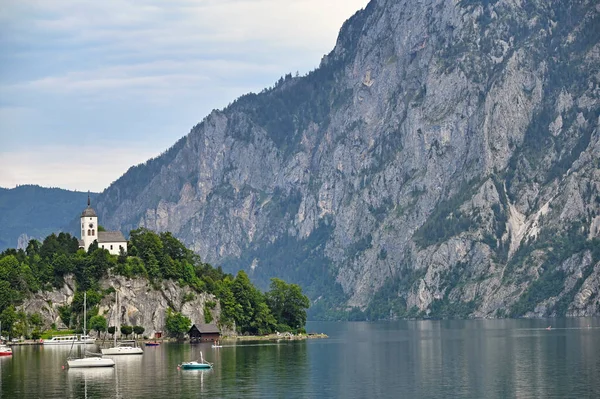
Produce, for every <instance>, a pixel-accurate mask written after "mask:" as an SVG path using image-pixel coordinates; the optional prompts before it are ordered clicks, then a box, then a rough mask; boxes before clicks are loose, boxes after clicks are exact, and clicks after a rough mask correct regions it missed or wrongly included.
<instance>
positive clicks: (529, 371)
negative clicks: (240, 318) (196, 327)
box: [0, 318, 600, 398]
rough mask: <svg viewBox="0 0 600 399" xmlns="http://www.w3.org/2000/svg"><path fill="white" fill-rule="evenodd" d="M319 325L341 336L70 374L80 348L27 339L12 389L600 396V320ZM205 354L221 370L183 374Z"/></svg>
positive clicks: (130, 393)
mask: <svg viewBox="0 0 600 399" xmlns="http://www.w3.org/2000/svg"><path fill="white" fill-rule="evenodd" d="M549 324H551V325H552V330H550V331H548V330H546V327H547V326H548V325H549ZM307 330H308V331H314V332H324V333H326V334H328V335H329V337H330V338H328V339H322V340H321V339H314V340H308V341H302V342H280V343H267V342H243V343H239V344H237V345H235V344H233V345H227V343H225V344H224V347H223V348H219V349H213V348H211V346H210V345H209V344H199V345H189V344H163V345H161V346H159V347H155V348H152V347H148V348H144V350H145V353H144V355H142V356H120V357H119V356H116V357H113V358H114V360H115V362H116V366H115V368H114V369H112V368H110V369H97V370H94V369H87V370H86V369H71V370H69V369H65V370H63V369H62V368H61V366H62V364H63V363H64V362H65V358H66V356H67V354H68V352H69V347H65V348H59V347H42V346H22V347H15V348H14V355H13V356H12V358H0V373H1V377H2V379H1V383H2V385H1V395H0V397H2V398H38V397H39V398H173V397H182V398H193V397H211V398H244V397H248V398H419V397H423V398H455V397H459V398H600V319H599V318H580V319H558V320H556V319H553V320H468V321H400V322H377V323H363V322H357V323H317V322H311V323H308V326H307ZM200 351H202V352H203V354H204V357H205V358H206V359H207V360H209V361H211V362H213V363H214V369H212V370H208V371H201V370H177V364H178V363H180V362H182V361H188V360H194V359H197V358H199V356H200Z"/></svg>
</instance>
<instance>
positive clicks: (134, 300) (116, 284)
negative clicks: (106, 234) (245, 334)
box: [20, 276, 231, 338]
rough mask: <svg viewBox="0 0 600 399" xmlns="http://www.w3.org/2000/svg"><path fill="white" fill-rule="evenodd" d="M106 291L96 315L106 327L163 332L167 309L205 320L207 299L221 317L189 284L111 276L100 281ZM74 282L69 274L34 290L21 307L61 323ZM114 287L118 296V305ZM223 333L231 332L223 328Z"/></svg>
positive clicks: (215, 316)
mask: <svg viewBox="0 0 600 399" xmlns="http://www.w3.org/2000/svg"><path fill="white" fill-rule="evenodd" d="M100 285H101V287H102V289H103V290H104V292H110V293H108V294H105V295H104V297H103V299H102V301H101V302H100V304H99V309H98V314H99V315H102V316H104V317H105V318H106V320H107V322H108V325H109V326H114V325H116V326H120V325H130V326H142V327H144V329H145V331H144V335H146V336H148V337H150V338H152V337H153V336H154V333H155V332H157V331H165V317H166V312H167V308H171V309H173V310H175V311H177V312H181V313H182V314H183V315H185V316H187V317H189V318H190V319H191V321H192V324H198V323H205V322H206V321H205V320H206V319H205V315H204V312H205V310H207V307H205V304H206V303H207V302H215V303H216V306H215V307H214V308H213V309H211V310H210V312H211V316H212V320H213V321H214V322H218V320H219V316H220V306H219V301H218V300H217V299H216V298H215V296H214V295H211V294H205V293H204V294H199V293H197V292H194V291H192V290H191V289H190V288H189V287H181V286H179V285H178V284H177V283H175V282H174V281H172V280H165V281H164V282H163V283H162V285H161V286H160V287H159V288H158V289H155V288H153V287H152V286H151V285H150V284H149V282H148V280H146V279H142V278H134V279H128V278H125V277H122V276H111V277H109V278H105V279H103V280H101V281H100ZM74 288H75V282H74V280H73V278H72V277H68V278H66V279H65V283H64V285H63V287H62V288H60V289H58V290H54V291H48V292H38V293H35V294H34V295H33V296H32V297H31V298H29V299H27V300H25V302H24V304H23V305H22V306H21V307H20V309H22V310H24V311H25V312H26V313H28V314H33V313H39V314H40V315H41V316H42V319H43V320H44V322H45V324H46V328H48V327H50V325H51V324H52V323H55V324H56V325H57V326H61V325H63V326H64V323H63V322H62V320H61V318H60V313H59V307H61V306H70V305H71V303H72V302H73V298H74V294H75V289H74ZM110 288H113V289H114V291H115V292H117V293H118V296H119V306H118V308H117V306H116V301H115V298H116V296H115V294H114V293H112V290H110ZM222 328H223V332H224V333H231V331H229V330H228V329H227V327H225V326H224V327H222Z"/></svg>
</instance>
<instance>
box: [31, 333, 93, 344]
mask: <svg viewBox="0 0 600 399" xmlns="http://www.w3.org/2000/svg"><path fill="white" fill-rule="evenodd" d="M95 343H96V339H95V338H92V337H90V336H89V335H57V336H54V337H52V338H50V339H44V340H42V344H44V345H93V344H95Z"/></svg>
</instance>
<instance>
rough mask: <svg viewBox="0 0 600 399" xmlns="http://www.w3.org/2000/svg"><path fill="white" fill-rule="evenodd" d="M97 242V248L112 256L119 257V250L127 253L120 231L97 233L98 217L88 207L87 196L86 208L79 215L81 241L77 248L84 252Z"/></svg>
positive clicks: (125, 243)
mask: <svg viewBox="0 0 600 399" xmlns="http://www.w3.org/2000/svg"><path fill="white" fill-rule="evenodd" d="M96 240H98V248H103V249H106V250H108V252H110V253H111V254H112V255H119V252H120V250H121V248H123V250H124V251H125V252H127V240H126V239H125V237H123V233H121V232H120V231H98V216H97V215H96V211H94V209H93V208H92V207H91V206H90V197H89V196H88V203H87V208H85V209H84V210H83V212H82V213H81V239H80V240H79V248H83V249H85V250H86V251H87V250H88V248H89V247H90V245H91V244H92V243H93V242H94V241H96Z"/></svg>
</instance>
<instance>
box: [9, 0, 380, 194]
mask: <svg viewBox="0 0 600 399" xmlns="http://www.w3.org/2000/svg"><path fill="white" fill-rule="evenodd" d="M367 3H368V0H284V1H281V0H102V1H92V0H90V1H80V0H0V187H5V188H12V187H15V186H16V185H22V184H39V185H42V186H45V187H60V188H65V189H69V190H79V191H88V190H91V191H96V192H101V191H102V190H104V189H105V188H107V187H108V186H109V185H110V184H111V183H112V182H114V181H115V180H117V179H118V178H119V177H120V176H121V175H123V173H125V172H126V171H127V169H128V168H129V167H130V166H133V165H136V164H139V163H142V162H145V161H146V160H148V159H150V158H152V157H155V156H158V155H159V154H161V153H162V152H164V151H165V150H167V149H168V148H169V147H170V146H172V145H173V144H175V142H176V141H177V140H178V139H179V138H181V137H183V136H185V135H186V134H187V133H189V131H190V129H191V128H192V127H193V126H194V125H195V124H197V123H198V122H200V121H201V120H202V119H203V118H204V117H205V116H206V115H208V114H209V113H210V112H211V111H212V110H213V109H222V108H224V107H226V106H227V105H228V104H229V103H231V102H233V100H235V99H236V98H238V97H240V96H241V95H243V94H245V93H248V92H259V91H261V90H262V89H263V88H265V87H270V86H273V84H274V83H275V82H276V81H277V80H278V79H279V78H280V77H281V76H283V75H285V74H286V73H292V74H295V73H296V72H299V73H300V74H301V75H303V74H306V73H307V72H309V71H310V70H312V69H314V68H316V67H317V66H318V65H319V62H320V60H321V58H322V57H323V55H325V54H326V53H328V52H329V51H331V50H332V49H333V47H334V45H335V41H336V38H337V34H338V32H339V29H340V27H341V26H342V24H343V22H344V21H345V20H346V19H348V18H349V17H350V16H352V15H353V14H354V13H355V12H356V11H358V10H359V9H361V8H364V7H365V6H366V5H367Z"/></svg>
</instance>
